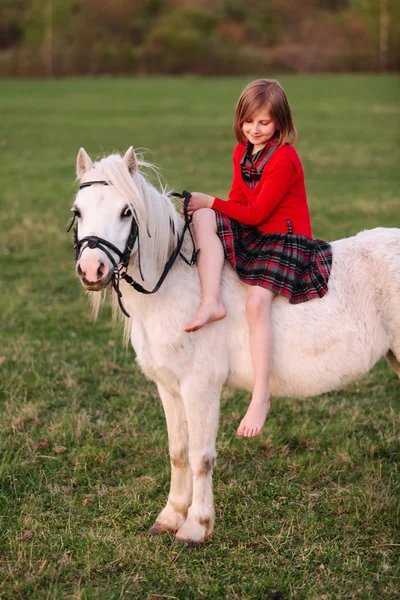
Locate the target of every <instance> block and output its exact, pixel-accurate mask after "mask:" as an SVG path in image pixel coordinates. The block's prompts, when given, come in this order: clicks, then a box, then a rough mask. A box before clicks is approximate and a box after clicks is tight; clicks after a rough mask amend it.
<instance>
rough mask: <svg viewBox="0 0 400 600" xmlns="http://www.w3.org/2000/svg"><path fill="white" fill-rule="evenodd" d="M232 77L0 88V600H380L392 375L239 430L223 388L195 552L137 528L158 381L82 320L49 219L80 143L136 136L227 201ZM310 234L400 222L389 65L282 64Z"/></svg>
mask: <svg viewBox="0 0 400 600" xmlns="http://www.w3.org/2000/svg"><path fill="white" fill-rule="evenodd" d="M247 80H248V79H244V78H240V79H239V78H233V79H223V80H218V79H199V78H189V77H188V78H184V79H172V78H171V79H168V78H165V79H164V78H154V79H149V80H147V79H134V78H130V79H122V78H117V79H101V80H96V79H92V80H88V79H83V80H63V81H43V82H42V81H2V82H0V109H1V114H2V119H1V124H0V128H1V129H0V131H1V132H0V152H1V155H0V157H1V162H0V165H1V166H0V168H1V172H2V178H1V186H2V198H1V204H0V236H1V237H0V261H1V264H0V277H1V285H2V288H1V289H2V294H1V297H0V319H1V332H0V379H1V386H2V389H1V396H0V398H1V405H0V411H1V417H0V423H1V425H0V444H1V456H0V479H1V489H0V528H1V529H0V530H1V538H0V598H1V599H2V600H3V599H13V600H14V599H18V600H19V599H20V598H21V599H22V598H34V599H35V600H42V599H43V600H45V599H46V600H49V599H57V600H58V599H61V598H62V599H64V598H71V599H80V600H92V599H95V600H97V599H99V600H117V599H128V598H129V599H131V598H143V599H148V600H150V599H153V600H155V599H159V598H172V599H173V598H176V599H179V600H181V599H182V600H183V599H192V598H193V599H204V598H209V599H217V598H229V599H238V600H242V599H254V598H256V599H258V598H259V599H262V600H264V599H265V600H268V599H269V600H273V599H275V600H283V599H287V598H296V599H297V598H315V599H321V600H322V599H324V600H326V599H331V598H332V599H333V598H382V599H385V600H386V599H389V598H394V597H396V596H397V594H398V585H399V576H400V572H399V556H400V552H399V550H400V545H399V544H400V536H399V519H400V517H399V491H400V490H399V487H400V486H399V473H398V464H399V458H400V442H399V429H400V427H399V426H400V416H399V414H400V411H399V408H400V383H399V380H398V378H397V377H396V376H395V374H394V373H393V372H392V371H391V370H390V368H389V366H388V365H387V364H386V363H385V362H384V361H381V362H380V363H379V364H378V365H376V367H375V368H374V369H373V370H372V372H371V373H369V374H368V375H367V376H365V377H364V378H363V379H362V380H361V381H359V382H357V383H355V384H353V385H351V386H348V387H347V388H346V389H345V390H342V391H338V392H334V393H330V394H324V395H322V396H320V397H318V398H313V399H309V400H296V399H277V400H274V401H273V405H272V410H271V413H270V418H269V420H268V423H267V425H266V427H265V428H264V430H263V432H262V434H261V435H260V436H259V437H258V438H255V439H252V440H243V439H237V437H236V435H235V429H236V426H237V424H238V422H239V420H240V417H241V416H242V415H243V413H244V411H245V408H246V406H247V403H248V401H249V396H248V394H246V393H244V392H241V391H236V392H224V395H223V401H222V410H221V427H220V432H219V436H218V440H217V448H218V465H217V469H216V471H215V476H214V491H215V503H216V513H217V521H216V529H215V534H214V536H213V539H212V542H211V543H208V544H206V545H204V546H203V547H199V548H196V549H194V550H193V549H192V550H190V549H187V548H186V547H174V546H172V544H171V542H172V538H171V537H170V536H168V535H167V536H161V537H158V538H149V537H148V535H147V530H148V528H149V527H150V526H151V524H152V523H153V521H154V519H155V518H156V516H157V514H158V512H159V511H160V510H161V508H162V507H163V505H164V503H165V501H166V497H167V494H168V487H169V459H168V453H167V434H166V428H165V424H164V416H163V413H162V408H161V405H160V402H159V400H158V397H157V394H156V390H155V386H154V385H153V384H152V383H151V382H149V381H147V380H146V379H145V378H144V377H143V375H142V374H141V373H140V371H139V369H138V368H137V366H136V365H135V362H134V355H133V352H132V350H131V349H130V350H129V351H128V352H127V353H126V352H125V350H124V349H123V348H122V346H121V343H120V337H121V336H120V332H119V331H115V330H113V329H112V327H111V323H110V318H109V316H110V315H109V310H108V309H106V310H104V311H103V312H102V314H101V316H100V319H99V321H98V322H97V323H96V324H95V325H93V323H92V320H91V315H90V310H89V307H88V305H87V302H86V299H85V298H84V294H83V293H82V290H81V286H80V284H79V282H78V281H77V279H76V277H75V275H74V263H73V250H72V244H71V235H70V234H66V232H65V225H66V223H67V221H68V219H69V215H70V213H69V208H70V206H71V204H72V199H73V196H74V191H75V189H76V186H75V184H74V176H75V175H74V166H75V157H76V154H77V151H78V149H79V147H80V146H84V147H85V148H86V150H87V151H88V152H89V153H90V154H91V155H93V156H96V155H97V156H98V155H102V154H103V153H105V154H108V153H109V152H112V151H113V150H118V151H120V152H124V151H125V150H126V149H127V148H128V146H130V145H131V144H133V145H134V147H136V148H137V147H142V148H148V149H149V150H151V152H148V153H147V158H148V159H149V160H152V161H153V162H155V163H156V164H158V165H159V166H160V167H161V169H162V175H163V177H164V179H165V181H166V182H167V183H168V184H169V185H170V186H171V187H172V188H174V189H176V190H181V189H183V188H188V189H193V190H198V191H204V192H208V193H212V194H214V195H222V196H224V195H226V194H227V192H228V189H229V183H230V177H231V151H232V147H233V144H234V140H233V135H232V131H231V125H232V120H233V113H234V107H235V102H236V99H237V97H238V95H239V93H240V91H241V89H242V87H243V86H244V84H245V83H246V82H247ZM280 80H281V82H282V83H283V85H284V87H285V89H286V91H287V94H288V97H289V100H290V103H291V106H292V110H293V114H294V118H295V122H296V125H297V127H298V129H299V134H300V135H299V140H298V143H297V148H298V151H299V153H300V155H301V158H302V161H303V164H304V168H305V172H306V183H307V189H308V196H309V203H310V209H311V214H312V220H313V229H314V235H315V237H321V238H325V239H329V240H332V239H335V238H340V237H344V236H349V235H352V234H354V233H356V232H357V231H360V230H362V229H367V228H373V227H375V226H378V225H380V226H400V217H399V199H400V198H399V183H400V181H399V172H398V164H399V158H400V157H399V144H398V142H399V125H400V123H399V121H400V109H399V104H400V103H399V96H400V94H399V87H400V86H399V78H397V77H376V76H340V77H339V76H314V77H312V76H285V77H282V78H280Z"/></svg>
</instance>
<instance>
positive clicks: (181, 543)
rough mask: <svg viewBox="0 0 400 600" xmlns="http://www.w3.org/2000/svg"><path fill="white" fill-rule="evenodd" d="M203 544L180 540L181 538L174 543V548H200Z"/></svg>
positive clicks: (201, 542)
mask: <svg viewBox="0 0 400 600" xmlns="http://www.w3.org/2000/svg"><path fill="white" fill-rule="evenodd" d="M204 541H205V540H204ZM203 543H204V542H203V541H200V542H195V541H193V540H180V539H179V538H175V539H174V541H173V545H174V546H186V547H187V548H197V546H200V545H201V544H203Z"/></svg>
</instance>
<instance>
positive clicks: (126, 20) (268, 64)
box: [0, 0, 400, 76]
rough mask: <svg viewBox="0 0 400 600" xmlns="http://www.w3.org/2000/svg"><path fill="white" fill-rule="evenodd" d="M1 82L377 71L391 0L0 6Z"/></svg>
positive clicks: (398, 18)
mask: <svg viewBox="0 0 400 600" xmlns="http://www.w3.org/2000/svg"><path fill="white" fill-rule="evenodd" d="M0 39H1V42H0V75H3V76H5V75H13V76H14V75H28V76H38V75H50V76H51V75H57V76H60V75H71V74H79V75H81V74H99V73H111V74H116V73H140V74H143V73H147V74H148V73H170V74H178V73H189V72H190V73H199V74H210V75H221V74H235V73H247V72H254V71H256V70H260V71H261V70H263V69H264V70H266V69H279V70H281V71H282V70H285V71H295V72H304V71H325V70H328V71H374V70H378V69H379V70H381V71H385V70H396V69H398V68H399V66H400V4H399V2H398V1H397V0H302V2H294V1H293V0H263V1H261V2H260V0H246V2H243V0H135V1H133V2H132V0H112V1H109V2H104V1H103V0H0Z"/></svg>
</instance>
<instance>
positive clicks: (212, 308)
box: [185, 300, 226, 332]
mask: <svg viewBox="0 0 400 600" xmlns="http://www.w3.org/2000/svg"><path fill="white" fill-rule="evenodd" d="M225 317H226V310H225V307H224V305H223V304H222V302H220V301H219V302H218V301H217V300H212V301H211V300H210V301H206V302H202V303H201V304H200V308H199V310H198V311H197V314H196V316H195V318H194V319H193V321H192V322H191V323H189V324H188V325H186V327H185V331H188V332H190V331H197V330H198V329H200V328H201V327H203V326H204V325H206V324H207V323H211V322H212V321H220V320H221V319H224V318H225Z"/></svg>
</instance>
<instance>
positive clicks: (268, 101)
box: [233, 79, 297, 146]
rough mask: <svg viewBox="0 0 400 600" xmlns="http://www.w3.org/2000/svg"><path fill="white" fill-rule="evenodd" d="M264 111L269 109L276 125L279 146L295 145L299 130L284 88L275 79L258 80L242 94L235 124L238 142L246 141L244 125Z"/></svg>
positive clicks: (247, 86) (249, 85) (276, 137)
mask: <svg viewBox="0 0 400 600" xmlns="http://www.w3.org/2000/svg"><path fill="white" fill-rule="evenodd" d="M262 109H267V110H268V112H269V114H270V116H271V119H273V120H274V121H275V123H276V132H275V139H276V142H277V144H278V146H281V145H282V144H286V143H288V144H294V142H295V141H296V139H297V129H296V127H295V126H294V123H293V119H292V112H291V110H290V106H289V103H288V101H287V98H286V94H285V92H284V90H283V88H282V86H281V85H279V83H278V82H277V81H275V80H274V79H256V80H255V81H252V82H251V83H249V84H248V85H246V87H245V88H244V90H243V92H242V93H241V95H240V98H239V101H238V103H237V106H236V116H235V122H234V124H233V129H234V132H235V136H236V139H237V141H238V142H239V143H243V142H244V141H245V140H246V136H245V135H244V133H243V129H242V128H243V123H244V122H245V121H246V120H247V119H249V118H251V117H252V116H253V115H254V114H255V113H256V112H258V111H259V110H262ZM289 137H290V140H289Z"/></svg>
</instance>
